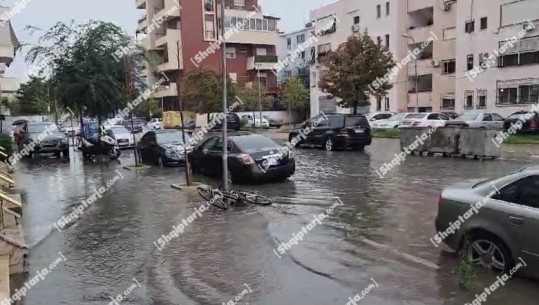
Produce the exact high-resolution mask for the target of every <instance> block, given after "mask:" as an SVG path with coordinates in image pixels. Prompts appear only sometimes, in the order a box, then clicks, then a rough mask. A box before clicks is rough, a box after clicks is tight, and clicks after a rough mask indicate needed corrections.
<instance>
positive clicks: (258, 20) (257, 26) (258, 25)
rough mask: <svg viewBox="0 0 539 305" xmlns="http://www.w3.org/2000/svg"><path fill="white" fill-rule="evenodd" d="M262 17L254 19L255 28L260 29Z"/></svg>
mask: <svg viewBox="0 0 539 305" xmlns="http://www.w3.org/2000/svg"><path fill="white" fill-rule="evenodd" d="M262 23H263V22H262V19H256V30H257V31H262Z"/></svg>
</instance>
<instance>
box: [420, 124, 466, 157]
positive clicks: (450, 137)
mask: <svg viewBox="0 0 539 305" xmlns="http://www.w3.org/2000/svg"><path fill="white" fill-rule="evenodd" d="M459 134H460V128H459V127H456V126H455V127H439V128H438V129H436V131H435V132H434V133H432V135H430V144H429V147H428V152H429V153H442V154H457V153H458V145H459Z"/></svg>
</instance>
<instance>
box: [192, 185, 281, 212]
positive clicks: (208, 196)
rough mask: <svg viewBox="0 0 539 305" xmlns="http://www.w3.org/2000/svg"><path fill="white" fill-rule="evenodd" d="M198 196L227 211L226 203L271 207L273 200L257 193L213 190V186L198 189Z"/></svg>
mask: <svg viewBox="0 0 539 305" xmlns="http://www.w3.org/2000/svg"><path fill="white" fill-rule="evenodd" d="M197 191H198V194H199V195H200V197H202V198H204V200H206V201H207V202H211V204H212V205H214V206H216V207H218V208H220V209H222V210H226V209H228V204H227V203H226V201H228V200H230V201H232V204H234V203H239V202H247V203H251V204H257V205H271V204H272V202H271V200H270V199H269V198H268V197H266V196H263V195H259V194H257V193H256V192H245V191H236V190H230V191H223V190H221V189H219V188H213V187H211V186H199V187H197Z"/></svg>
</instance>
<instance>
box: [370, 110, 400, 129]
mask: <svg viewBox="0 0 539 305" xmlns="http://www.w3.org/2000/svg"><path fill="white" fill-rule="evenodd" d="M393 115H395V113H394V112H389V111H385V112H372V113H368V114H366V117H367V120H369V123H371V126H372V123H373V122H376V121H379V120H386V119H389V118H390V117H392V116H393Z"/></svg>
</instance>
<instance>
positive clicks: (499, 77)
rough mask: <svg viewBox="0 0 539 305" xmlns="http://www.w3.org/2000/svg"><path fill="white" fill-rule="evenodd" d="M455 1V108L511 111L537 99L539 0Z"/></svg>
mask: <svg viewBox="0 0 539 305" xmlns="http://www.w3.org/2000/svg"><path fill="white" fill-rule="evenodd" d="M457 7H458V9H457V10H458V12H457V15H458V20H457V33H458V35H457V39H456V43H457V75H456V79H457V80H456V83H457V85H456V87H457V90H456V96H457V99H456V101H457V103H456V104H455V105H454V109H455V110H456V111H457V112H459V111H464V110H468V109H488V110H491V111H494V112H497V113H499V114H500V115H502V116H508V115H510V114H511V113H514V112H516V111H519V110H529V109H530V104H537V103H539V0H521V1H515V0H458V4H457ZM530 22H531V23H530ZM530 25H533V26H530ZM525 27H526V29H525ZM532 27H535V29H533V30H530V28H532ZM511 39H513V41H512V43H511V44H506V41H507V40H509V41H511ZM504 45H505V46H504ZM504 50H505V52H503V51H504ZM496 53H498V54H499V55H496ZM487 59H489V60H488V64H484V65H483V66H484V68H486V69H481V70H479V71H478V66H479V65H480V63H481V62H483V61H486V60H487ZM475 67H476V70H475V72H473V71H474V68H475ZM469 70H470V71H469ZM482 70H484V72H482V73H477V72H481V71H482ZM476 73H477V76H475V75H476ZM468 76H470V77H468Z"/></svg>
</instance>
